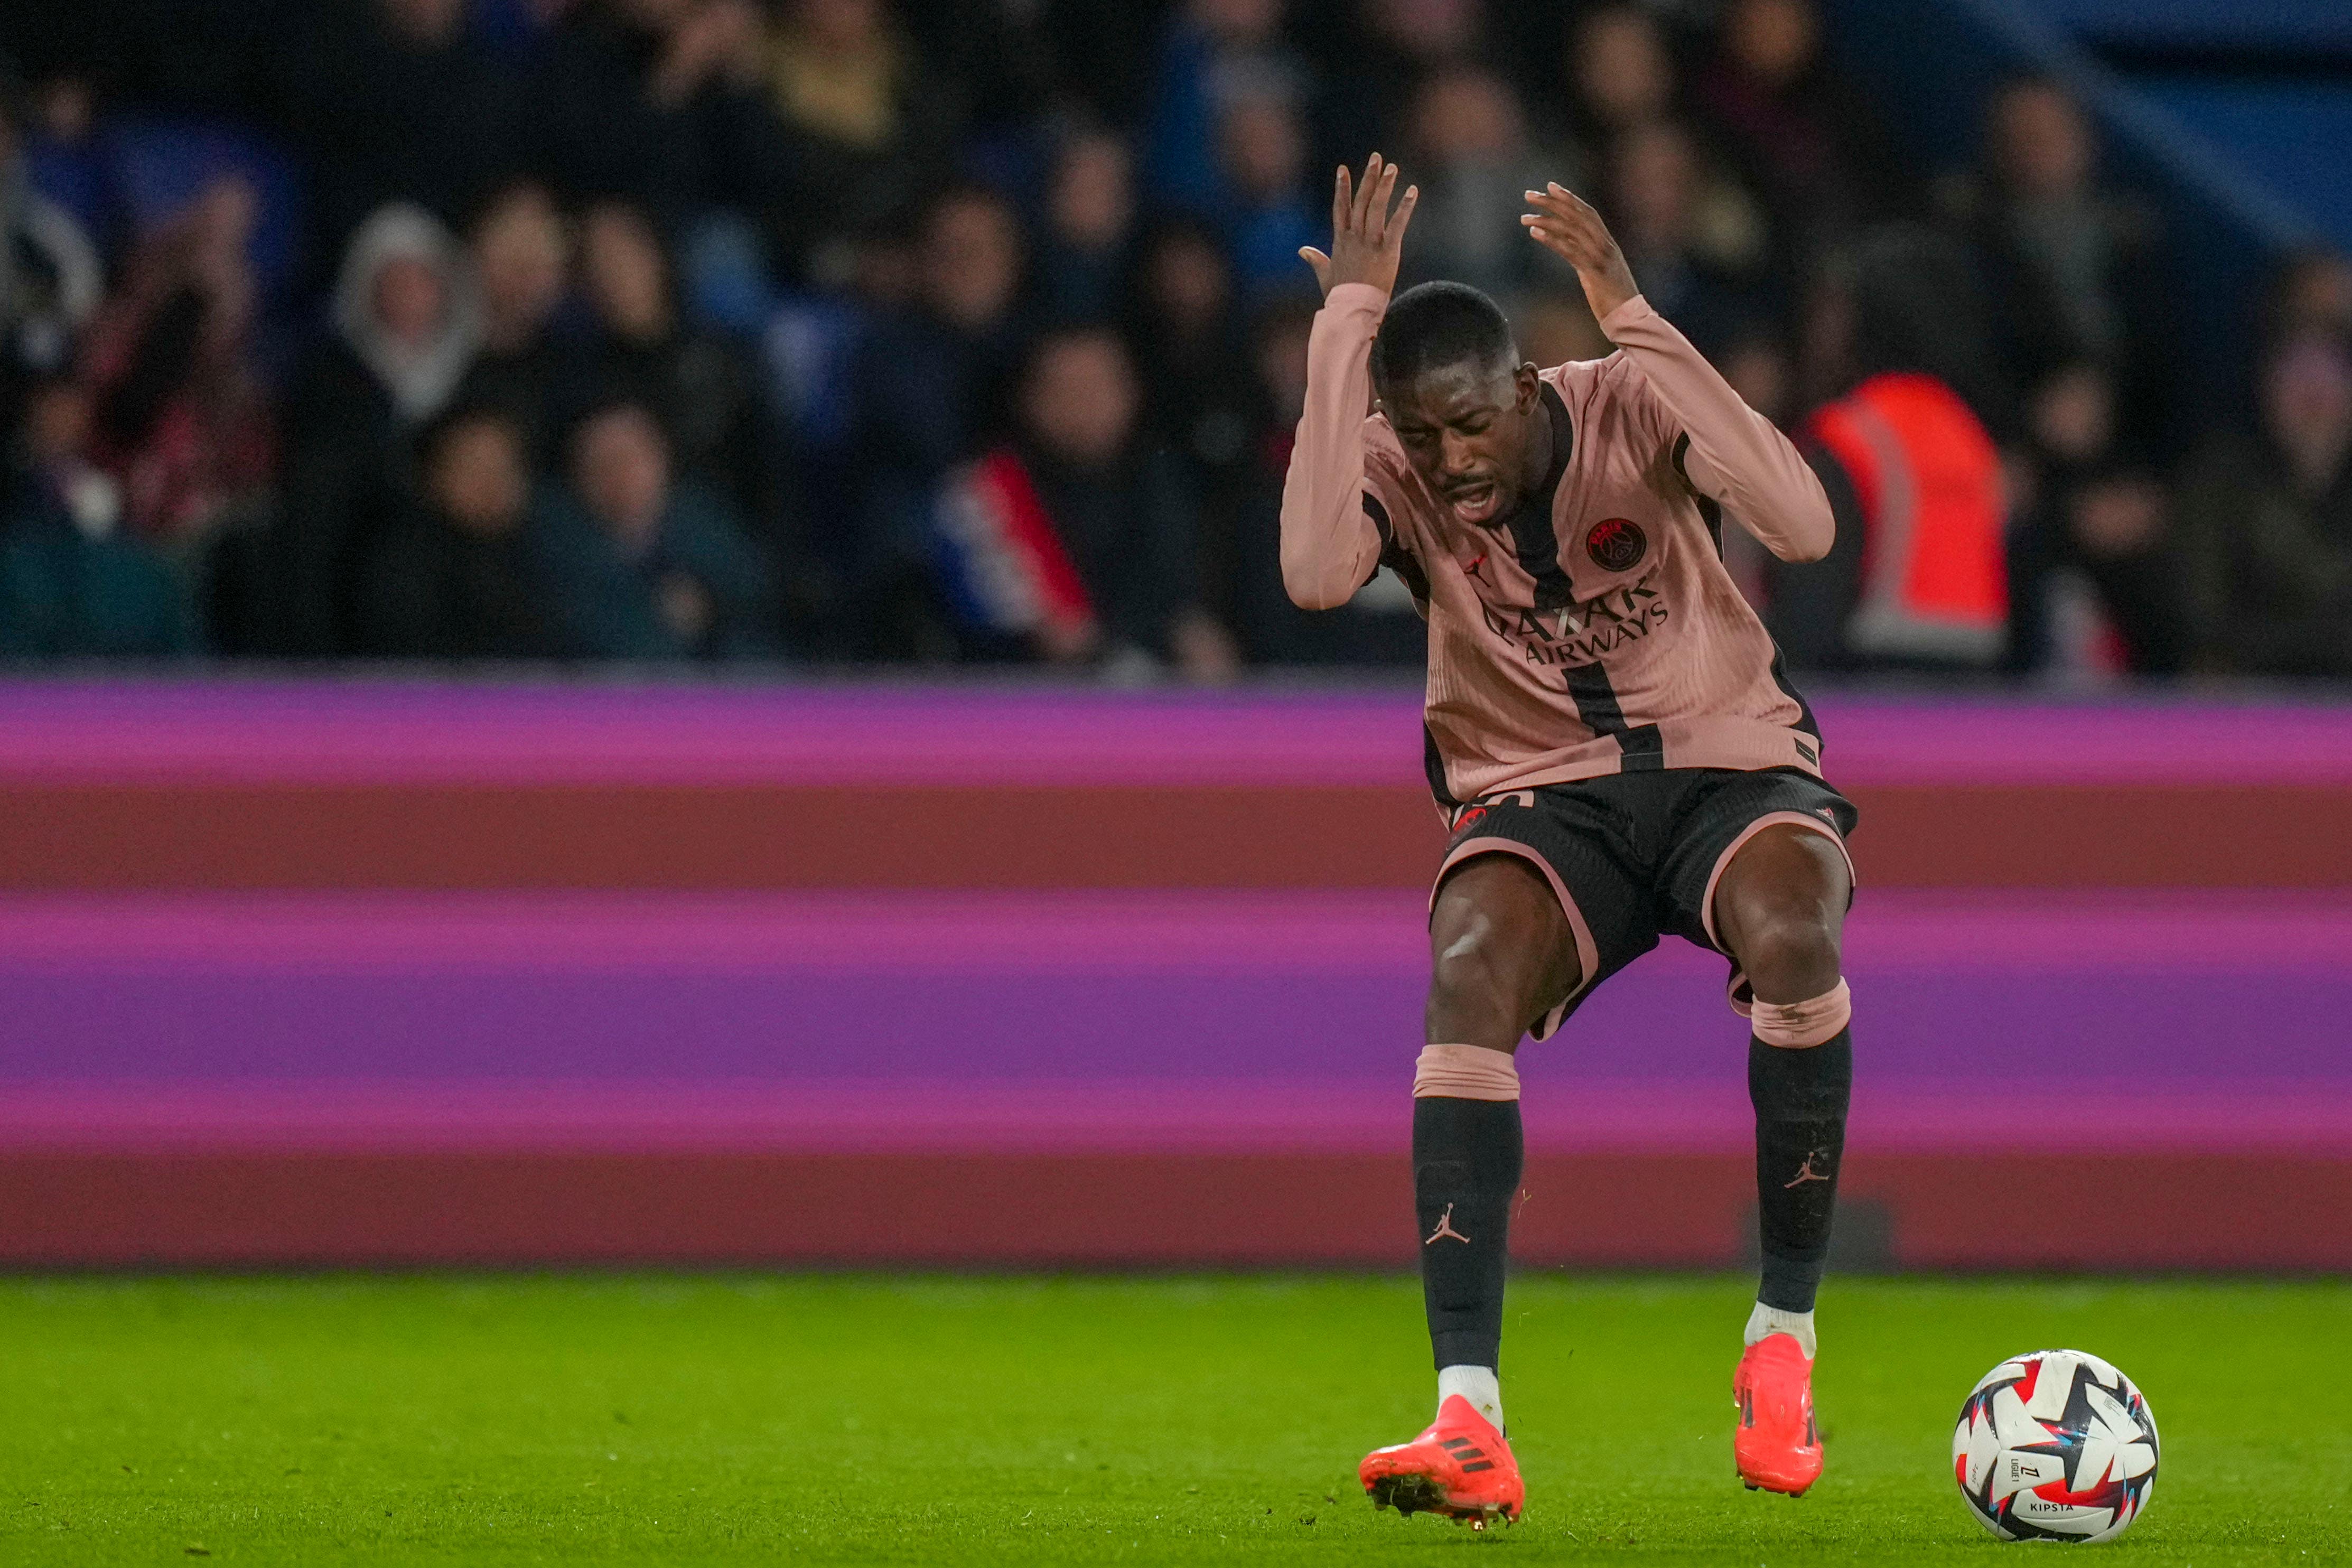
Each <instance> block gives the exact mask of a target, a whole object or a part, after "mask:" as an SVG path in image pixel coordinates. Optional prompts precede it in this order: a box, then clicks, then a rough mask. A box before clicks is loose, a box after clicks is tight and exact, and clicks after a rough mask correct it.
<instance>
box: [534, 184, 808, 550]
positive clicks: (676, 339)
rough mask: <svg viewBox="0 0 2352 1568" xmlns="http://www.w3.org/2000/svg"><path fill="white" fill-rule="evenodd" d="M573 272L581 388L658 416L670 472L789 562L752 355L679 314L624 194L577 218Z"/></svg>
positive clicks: (770, 420)
mask: <svg viewBox="0 0 2352 1568" xmlns="http://www.w3.org/2000/svg"><path fill="white" fill-rule="evenodd" d="M580 266H581V281H582V285H583V293H584V295H585V296H586V299H587V302H588V307H589V312H590V316H591V320H592V321H593V333H592V336H591V338H590V341H589V344H588V349H587V353H586V355H585V363H584V366H583V370H584V374H585V383H586V389H587V393H588V395H587V397H586V398H584V399H581V398H578V397H576V396H575V399H574V401H575V402H584V403H592V404H593V403H597V402H606V401H611V400H614V399H624V400H626V401H629V402H634V403H636V404H639V405H642V406H644V407H646V409H648V410H650V411H651V412H652V413H653V414H654V416H655V417H656V418H657V419H659V420H660V421H661V426H662V430H663V432H664V434H665V435H667V437H668V438H669V443H670V451H671V454H672V460H673V462H674V463H675V464H676V466H677V471H678V473H679V474H680V475H681V476H682V477H684V478H686V479H693V480H696V481H698V482H699V483H701V484H703V485H706V486H708V487H709V488H710V489H714V490H716V491H718V492H719V494H720V495H721V496H723V497H724V498H725V499H726V500H727V501H728V503H729V504H730V506H732V507H733V508H734V509H735V511H736V513H737V516H738V517H739V518H740V520H741V521H742V522H743V524H744V525H745V526H746V527H747V528H748V529H749V530H750V531H751V534H752V536H753V537H754V538H756V539H757V540H758V541H759V542H760V543H761V546H762V547H763V548H764V549H765V550H766V551H767V552H768V553H769V555H770V557H771V558H772V560H776V561H778V562H780V563H782V562H788V561H791V560H793V558H795V557H796V555H797V549H796V546H795V542H794V539H793V516H792V508H791V506H790V504H789V498H788V483H787V479H786V470H787V468H788V467H789V454H788V453H787V451H786V450H785V447H784V442H785V431H784V426H783V422H782V419H781V418H780V417H779V416H778V415H777V414H776V412H775V410H774V408H773V407H772V405H771V404H770V403H769V401H768V397H767V392H766V386H765V383H764V381H763V380H762V378H761V374H760V369H759V366H758V365H757V364H756V363H754V362H753V360H752V358H751V354H750V353H748V352H747V351H746V350H745V349H744V348H743V347H742V346H741V345H740V344H739V343H737V342H735V341H733V340H732V339H730V338H729V337H727V336H726V335H725V334H723V333H720V332H717V331H710V330H709V329H708V328H703V327H698V326H696V325H694V324H693V323H691V322H690V321H688V320H687V319H686V315H685V312H684V311H683V310H681V309H680V307H679V302H678V299H677V280H676V278H675V276H674V274H673V272H672V270H671V267H670V259H669V254H668V252H667V250H666V249H665V248H664V247H663V245H662V241H661V237H660V236H659V235H657V234H656V233H655V232H654V227H653V224H652V222H651V221H650V219H649V218H648V217H647V216H646V214H645V213H644V212H643V211H642V210H641V209H639V208H637V207H635V206H632V205H629V204H628V203H625V202H617V201H613V202H602V203H599V204H597V205H595V206H593V207H592V208H590V209H589V211H588V214H587V216H586V217H585V219H584V220H583V223H582V226H581V247H580Z"/></svg>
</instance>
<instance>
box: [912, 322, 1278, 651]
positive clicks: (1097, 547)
mask: <svg viewBox="0 0 2352 1568" xmlns="http://www.w3.org/2000/svg"><path fill="white" fill-rule="evenodd" d="M1141 405H1142V392H1141V389H1140V388H1139V386H1138V385H1137V384H1136V380H1135V372H1134V369H1133V367H1132V365H1131V364H1130V363H1129V359H1128V354H1127V350H1126V347H1125V345H1124V344H1122V343H1121V342H1119V340H1118V336H1117V334H1115V333H1113V332H1111V331H1108V329H1105V328H1100V327H1077V328H1062V329H1057V330H1055V331H1049V332H1048V333H1046V335H1045V337H1044V338H1042V339H1041V340H1040V341H1039V342H1038V345H1037V348H1036V350H1035V352H1034V355H1033V357H1032V359H1031V361H1030V363H1029V366H1028V368H1027V371H1026V374H1024V377H1023V380H1022V388H1021V429H1020V433H1019V436H1018V438H1017V439H1016V440H1015V441H1014V442H1013V444H1012V445H1011V446H1009V447H1001V448H999V449H997V450H995V451H993V452H991V453H989V454H988V455H986V456H985V457H983V458H981V459H980V460H979V461H978V462H976V463H974V464H972V465H971V466H970V467H969V468H966V469H965V470H963V471H962V472H961V473H959V474H958V475H957V476H956V478H955V479H954V480H953V481H951V483H950V489H949V491H948V493H947V495H946V496H945V497H944V498H943V500H942V502H941V506H940V531H941V542H942V545H943V547H944V553H945V554H946V556H947V558H948V559H949V560H950V562H951V563H952V565H951V567H950V584H949V587H950V595H951V596H952V597H953V598H954V599H955V601H956V603H957V605H958V606H959V608H960V610H961V612H962V615H963V619H964V624H965V626H966V628H967V630H968V632H969V633H970V634H971V646H972V647H973V650H974V651H975V652H976V653H977V654H978V655H979V656H980V657H982V658H987V657H998V658H1002V657H1007V656H1018V655H1026V656H1027V657H1032V658H1042V659H1045V660H1048V661H1051V662H1054V663H1060V664H1085V663H1095V664H1098V665H1099V666H1100V667H1101V668H1103V670H1104V672H1105V673H1106V674H1107V675H1108V676H1109V677H1111V678H1112V679H1134V678H1137V677H1140V676H1143V675H1147V674H1149V673H1150V672H1151V671H1152V670H1154V669H1156V668H1159V667H1160V666H1163V665H1169V666H1173V667H1174V668H1176V669H1177V670H1178V671H1179V672H1180V673H1181V674H1182V675H1183V676H1184V677H1186V678H1187V679H1195V680H1214V679H1226V678H1228V677H1230V676H1231V675H1233V674H1234V673H1235V672H1236V671H1237V669H1238V668H1239V661H1238V658H1237V656H1236V654H1235V651H1234V646H1233V641H1232V638H1231V637H1229V636H1228V634H1227V633H1226V631H1225V629H1224V628H1223V626H1220V625H1218V624H1217V622H1216V621H1215V620H1214V619H1213V618H1212V617H1211V616H1209V615H1208V613H1207V612H1206V611H1205V610H1204V609H1203V608H1202V605H1201V601H1200V589H1199V569H1198V560H1199V552H1198V545H1197V542H1196V540H1195V536H1194V531H1193V529H1194V519H1195V516H1196V511H1195V509H1194V507H1193V505H1192V498H1191V497H1190V496H1188V495H1187V494H1186V493H1185V490H1184V486H1183V481H1182V475H1181V470H1180V469H1179V468H1177V467H1176V465H1175V464H1174V463H1173V462H1172V461H1171V460H1170V459H1169V458H1168V457H1167V456H1166V455H1165V454H1164V453H1160V452H1155V451H1153V450H1151V449H1150V447H1149V446H1148V445H1147V444H1145V443H1144V442H1142V441H1141V440H1139V438H1138V437H1139V426H1138V415H1139V412H1140V409H1141Z"/></svg>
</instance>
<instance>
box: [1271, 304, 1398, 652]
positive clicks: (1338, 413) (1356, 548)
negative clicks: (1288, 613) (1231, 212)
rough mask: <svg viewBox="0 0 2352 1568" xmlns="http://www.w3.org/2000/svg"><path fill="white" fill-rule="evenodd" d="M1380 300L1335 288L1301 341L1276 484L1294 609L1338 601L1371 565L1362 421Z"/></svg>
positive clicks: (1376, 544) (1382, 308) (1352, 591)
mask: <svg viewBox="0 0 2352 1568" xmlns="http://www.w3.org/2000/svg"><path fill="white" fill-rule="evenodd" d="M1388 304H1389V297H1388V295H1386V294H1385V293H1383V292H1382V291H1381V290H1380V289H1374V288H1372V287H1371V286H1370V285H1369V284H1363V283H1342V284H1340V285H1339V287H1338V288H1337V289H1332V290H1331V295H1330V298H1329V299H1328V300H1325V301H1324V305H1323V309H1322V310H1319V311H1318V312H1317V313H1316V316H1315V329H1314V331H1313V332H1312V333H1311V334H1310V336H1309V337H1308V339H1307V411H1306V412H1305V413H1304V414H1303V415H1301V416H1299V420H1298V441H1297V445H1296V446H1294V447H1292V448H1291V452H1290V472H1289V473H1288V474H1287V475H1286V476H1285V478H1284V479H1283V482H1282V584H1283V586H1284V587H1285V588H1286V589H1287V590H1288V591H1289V593H1290V597H1291V600H1292V602H1293V603H1295V604H1297V605H1299V606H1300V607H1301V608H1302V609H1308V610H1328V609H1332V608H1335V607H1337V606H1338V605H1344V604H1346V603H1347V602H1348V601H1349V599H1351V598H1353V597H1355V595H1356V590H1357V589H1359V588H1360V587H1362V586H1363V585H1364V584H1365V583H1366V582H1368V581H1369V580H1370V577H1371V575H1372V572H1373V569H1374V567H1375V566H1376V565H1377V564H1378V563H1379V561H1380V557H1381V536H1380V530H1379V528H1378V527H1377V526H1376V525H1375V524H1374V523H1373V521H1372V520H1371V518H1370V516H1368V515H1367V514H1366V513H1365V510H1364V499H1363V498H1364V486H1365V482H1366V479H1367V473H1366V469H1365V451H1364V417H1365V414H1366V413H1367V411H1368V410H1369V409H1370V407H1371V395H1372V378H1371V357H1372V337H1373V334H1374V333H1376V332H1378V331H1380V326H1381V315H1382V314H1383V313H1384V312H1386V310H1388Z"/></svg>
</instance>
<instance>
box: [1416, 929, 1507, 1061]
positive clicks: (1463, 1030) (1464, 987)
mask: <svg viewBox="0 0 2352 1568" xmlns="http://www.w3.org/2000/svg"><path fill="white" fill-rule="evenodd" d="M1521 967H1522V965H1521V964H1520V963H1518V962H1517V960H1516V958H1515V956H1514V955H1513V953H1512V952H1511V951H1510V944H1509V943H1507V942H1501V941H1499V940H1498V939H1497V938H1496V933H1495V932H1494V931H1491V930H1488V929H1486V928H1485V927H1483V926H1474V927H1472V928H1471V929H1469V930H1467V931H1462V932H1460V933H1458V934H1455V935H1454V936H1453V937H1452V939H1451V940H1441V941H1440V942H1439V943H1438V944H1437V949H1436V952H1434V953H1433V956H1432V963H1431V964H1430V976H1429V1014H1428V1021H1429V1027H1430V1031H1431V1034H1430V1037H1431V1038H1432V1039H1441V1038H1442V1039H1444V1040H1447V1041H1451V1042H1454V1043H1456V1044H1461V1045H1480V1046H1488V1047H1493V1048H1495V1049H1497V1050H1508V1049H1511V1048H1513V1047H1516V1046H1517V1044H1518V1040H1519V1036H1520V1034H1521V1033H1522V1032H1523V1031H1524V1030H1525V1029H1526V1027H1527V1018H1526V1016H1525V1008H1526V1005H1527V1004H1526V1000H1525V997H1524V993H1525V992H1526V991H1527V990H1528V977H1527V976H1525V975H1523V974H1521V973H1518V970H1519V969H1520V968H1521Z"/></svg>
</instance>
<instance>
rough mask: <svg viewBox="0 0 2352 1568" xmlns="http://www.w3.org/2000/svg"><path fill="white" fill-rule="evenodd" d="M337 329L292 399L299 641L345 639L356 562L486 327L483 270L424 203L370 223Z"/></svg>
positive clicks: (289, 560)
mask: <svg viewBox="0 0 2352 1568" xmlns="http://www.w3.org/2000/svg"><path fill="white" fill-rule="evenodd" d="M333 321H334V328H335V331H334V335H333V337H332V338H331V339H330V340H329V341H328V342H325V343H323V344H321V345H320V347H319V348H318V349H317V350H315V351H314V352H313V353H312V354H311V355H310V360H309V362H308V363H307V364H306V365H305V366H304V367H303V369H302V371H301V372H300V373H299V375H298V378H297V382H296V385H295V390H294V393H293V395H292V396H291V397H290V398H289V400H288V404H287V421H288V432H287V451H286V472H285V477H284V481H283V496H282V500H281V506H280V516H279V525H278V536H279V538H278V554H279V556H280V563H281V567H282V574H283V578H284V581H283V583H282V584H281V586H280V588H279V591H278V595H277V597H278V603H279V610H280V613H281V614H282V615H283V616H285V617H286V623H287V624H286V625H285V626H282V627H280V628H278V630H277V631H276V632H275V634H274V635H271V636H270V637H269V638H268V640H269V641H270V642H272V643H274V644H277V645H279V646H280V647H281V650H282V651H285V652H288V653H295V654H301V655H306V656H312V657H315V656H318V655H322V654H329V653H334V652H337V651H340V650H341V648H343V647H345V646H346V643H347V641H348V638H349V633H350V628H351V600H352V587H353V582H354V574H355V572H356V569H357V566H358V563H359V561H360V560H361V558H362V556H363V555H364V554H365V552H367V551H368V550H369V549H371V548H373V544H374V542H375V541H376V540H377V539H378V538H379V537H380V536H381V535H382V533H383V530H384V529H385V528H386V527H387V526H388V524H389V522H390V520H391V517H392V514H393V511H394V508H395V507H396V506H397V505H398V504H399V501H400V498H401V497H402V495H403V494H404V493H405V491H406V489H407V487H408V484H409V444H410V442H411V441H412V439H413V438H414V437H415V434H416V432H417V431H418V430H419V429H421V428H422V427H423V426H425V424H427V423H428V422H430V421H431V420H432V419H433V418H434V416H436V415H438V414H439V413H440V412H441V410H442V409H443V408H445V407H446V406H447V405H448V404H449V402H450V401H451V398H452V397H453V395H455V394H456V392H457V388H458V385H459V384H460V383H461V382H462V381H463V380H464V379H465V375H466V372H467V367H468V366H469V365H471V363H473V358H474V354H475V352H476V350H477V349H478V346H479V344H480V341H481V311H480V307H479V305H478V302H477V300H476V298H475V294H474V287H473V281H472V279H471V277H470V275H469V273H468V270H467V267H466V265H465V260H464V258H463V256H462V254H461V253H460V252H459V250H458V248H457V243H456V241H454V240H453V239H451V238H450V237H449V233H448V231H447V230H446V229H445V228H443V227H442V226H441V225H440V223H439V222H438V221H437V220H436V219H435V218H434V217H433V216H431V215H430V214H428V213H426V212H425V211H423V210H422V209H420V208H417V207H412V206H391V207H386V208H384V209H383V211H381V212H379V213H377V214H376V215H375V216H373V217H371V218H369V219H368V220H367V222H365V223H364V224H362V225H361V226H360V229H359V232H358V233H357V234H355V235H353V236H352V243H351V248H350V249H349V251H348V252H346V254H345V256H344V258H343V267H342V272H341V277H340V279H339V280H338V281H337V283H336V287H335V296H334V302H333Z"/></svg>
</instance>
